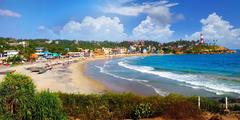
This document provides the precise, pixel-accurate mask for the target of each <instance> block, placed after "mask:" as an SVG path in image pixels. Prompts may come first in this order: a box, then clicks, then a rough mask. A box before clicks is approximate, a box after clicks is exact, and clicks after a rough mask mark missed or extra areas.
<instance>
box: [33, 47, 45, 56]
mask: <svg viewBox="0 0 240 120" xmlns="http://www.w3.org/2000/svg"><path fill="white" fill-rule="evenodd" d="M35 50H36V54H40V53H42V52H43V51H44V47H36V48H35Z"/></svg>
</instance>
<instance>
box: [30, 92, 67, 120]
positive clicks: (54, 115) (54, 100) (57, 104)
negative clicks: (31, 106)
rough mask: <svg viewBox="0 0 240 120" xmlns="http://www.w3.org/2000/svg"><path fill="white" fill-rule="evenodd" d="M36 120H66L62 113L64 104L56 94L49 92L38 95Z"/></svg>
mask: <svg viewBox="0 0 240 120" xmlns="http://www.w3.org/2000/svg"><path fill="white" fill-rule="evenodd" d="M33 116H34V119H35V120H45V119H48V120H63V119H66V117H65V115H64V113H63V111H62V103H61V100H60V99H59V97H58V96H57V95H56V94H54V93H49V92H47V91H43V92H40V93H38V94H37V95H36V106H35V112H34V115H33Z"/></svg>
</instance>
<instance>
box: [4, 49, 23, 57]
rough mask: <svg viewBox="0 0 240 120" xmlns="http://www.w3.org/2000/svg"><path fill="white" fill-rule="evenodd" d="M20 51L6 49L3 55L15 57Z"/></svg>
mask: <svg viewBox="0 0 240 120" xmlns="http://www.w3.org/2000/svg"><path fill="white" fill-rule="evenodd" d="M18 53H19V51H17V50H4V51H3V54H2V57H4V58H8V57H13V56H15V55H18Z"/></svg>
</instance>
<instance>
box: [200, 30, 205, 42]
mask: <svg viewBox="0 0 240 120" xmlns="http://www.w3.org/2000/svg"><path fill="white" fill-rule="evenodd" d="M200 44H204V38H203V34H202V33H201V34H200Z"/></svg>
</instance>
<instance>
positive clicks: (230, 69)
mask: <svg viewBox="0 0 240 120" xmlns="http://www.w3.org/2000/svg"><path fill="white" fill-rule="evenodd" d="M93 65H94V66H95V67H96V68H98V70H99V72H100V73H102V74H105V75H106V76H109V77H111V78H109V81H110V80H111V79H112V78H115V79H117V80H118V81H119V80H125V81H131V82H137V83H138V84H141V85H143V86H146V87H149V88H152V89H153V90H154V91H155V92H156V93H158V94H161V95H165V94H168V93H171V92H176V93H180V94H184V95H202V96H221V95H223V96H226V95H228V96H234V97H239V96H240V54H239V53H237V54H216V55H156V56H147V57H127V58H120V59H112V60H109V61H104V62H102V63H101V64H93ZM96 70H97V69H96ZM99 75H100V74H99ZM99 75H98V76H99ZM106 78H107V77H105V78H104V79H106ZM117 80H116V81H117ZM109 81H108V82H109ZM110 82H111V81H110ZM113 84H114V83H113ZM143 91H144V89H143Z"/></svg>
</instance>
